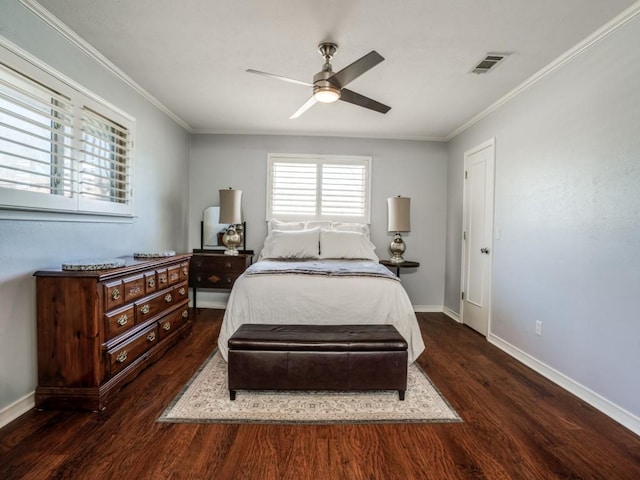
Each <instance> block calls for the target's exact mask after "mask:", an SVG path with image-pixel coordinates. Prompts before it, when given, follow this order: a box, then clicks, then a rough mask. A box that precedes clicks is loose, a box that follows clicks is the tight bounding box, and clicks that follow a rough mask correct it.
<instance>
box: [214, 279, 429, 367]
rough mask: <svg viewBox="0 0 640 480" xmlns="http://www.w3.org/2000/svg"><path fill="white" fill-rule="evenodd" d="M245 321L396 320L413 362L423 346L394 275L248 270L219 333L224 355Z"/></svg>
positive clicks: (238, 282)
mask: <svg viewBox="0 0 640 480" xmlns="http://www.w3.org/2000/svg"><path fill="white" fill-rule="evenodd" d="M243 323H269V324H313V325H329V324H352V325H354V324H391V325H393V326H395V327H396V329H397V330H398V332H400V334H401V335H402V336H403V337H404V338H405V339H406V340H407V343H408V346H409V350H408V357H409V358H408V359H409V363H412V362H413V361H414V360H415V359H416V358H418V356H419V355H420V354H421V353H422V351H423V350H424V343H423V341H422V336H421V334H420V328H419V327H418V322H417V319H416V315H415V313H414V311H413V307H412V305H411V301H410V300H409V297H408V295H407V292H406V291H405V289H404V287H403V286H402V284H401V283H400V282H398V281H396V280H394V279H386V278H377V277H364V276H357V277H349V276H336V277H334V276H326V275H302V274H283V273H280V274H275V275H266V274H261V275H246V274H243V275H241V276H240V277H239V278H238V279H237V280H236V282H235V284H234V286H233V290H232V291H231V295H230V296H229V301H228V303H227V309H226V312H225V315H224V320H223V322H222V327H221V329H220V336H219V338H218V348H219V350H220V353H221V355H222V357H223V358H224V359H225V360H226V359H227V351H228V346H227V342H228V340H229V337H231V335H233V333H234V332H235V331H236V330H237V329H238V327H240V325H242V324H243Z"/></svg>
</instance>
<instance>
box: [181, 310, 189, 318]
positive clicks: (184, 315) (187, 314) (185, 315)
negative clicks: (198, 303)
mask: <svg viewBox="0 0 640 480" xmlns="http://www.w3.org/2000/svg"><path fill="white" fill-rule="evenodd" d="M188 316H189V310H185V311H184V312H182V318H187V317H188Z"/></svg>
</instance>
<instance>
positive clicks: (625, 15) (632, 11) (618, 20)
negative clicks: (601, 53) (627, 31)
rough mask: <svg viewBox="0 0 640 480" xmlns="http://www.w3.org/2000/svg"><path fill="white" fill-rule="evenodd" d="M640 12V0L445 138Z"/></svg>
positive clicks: (503, 102)
mask: <svg viewBox="0 0 640 480" xmlns="http://www.w3.org/2000/svg"><path fill="white" fill-rule="evenodd" d="M639 14H640V1H638V2H636V3H634V4H633V5H631V6H630V7H629V8H627V9H626V10H624V11H623V12H622V13H620V14H619V15H618V16H616V17H614V18H613V19H612V20H611V21H609V22H607V23H605V24H604V25H603V26H602V27H600V28H599V29H598V30H596V31H595V32H593V33H592V34H591V35H589V36H588V37H587V38H585V39H584V40H582V41H581V42H580V43H578V44H577V45H575V46H574V47H573V48H570V49H569V50H567V51H566V52H565V53H563V54H562V55H560V56H559V57H558V58H556V59H555V60H554V61H552V62H551V63H550V64H548V65H547V66H546V67H543V68H542V69H541V70H539V71H538V72H537V73H535V74H533V75H532V76H531V77H529V78H528V79H527V80H525V81H524V82H523V83H521V84H520V85H518V86H517V87H516V88H514V89H513V90H511V91H510V92H509V93H507V94H506V95H505V96H503V97H502V98H500V99H499V100H497V101H496V102H494V103H492V104H491V105H489V106H488V107H487V108H486V109H485V110H483V111H482V112H480V113H479V114H478V115H476V116H475V117H473V118H472V119H471V120H469V121H468V122H466V123H464V124H462V125H461V126H459V127H458V128H456V129H455V130H454V131H453V132H451V133H450V134H449V135H447V136H446V137H445V139H444V140H445V141H447V142H448V141H449V140H451V139H453V138H455V137H456V136H458V135H460V134H461V133H462V132H464V131H465V130H466V129H468V128H470V127H471V126H472V125H475V124H476V123H478V122H479V121H480V120H482V119H483V118H484V117H486V116H487V115H489V114H490V113H492V112H493V111H495V110H497V109H498V108H500V107H501V106H502V105H504V104H505V103H507V102H509V101H510V100H513V99H514V98H515V97H517V96H518V95H520V94H521V93H522V92H524V91H525V90H527V89H528V88H530V87H532V86H533V85H535V84H536V83H538V82H539V81H541V80H543V79H544V78H546V77H547V76H548V75H550V74H552V73H553V72H555V71H556V70H558V69H559V68H562V67H564V66H565V65H566V64H567V63H569V62H571V61H572V60H573V59H574V58H576V57H577V56H579V55H581V54H582V53H584V52H586V51H587V50H588V49H589V48H591V47H592V46H594V45H595V44H597V43H598V42H600V41H601V40H603V39H604V38H606V37H607V36H609V35H610V34H611V33H613V32H615V31H616V30H617V29H618V28H620V27H622V26H623V25H625V24H626V23H628V22H630V21H631V20H633V19H634V18H635V17H636V16H638V15H639Z"/></svg>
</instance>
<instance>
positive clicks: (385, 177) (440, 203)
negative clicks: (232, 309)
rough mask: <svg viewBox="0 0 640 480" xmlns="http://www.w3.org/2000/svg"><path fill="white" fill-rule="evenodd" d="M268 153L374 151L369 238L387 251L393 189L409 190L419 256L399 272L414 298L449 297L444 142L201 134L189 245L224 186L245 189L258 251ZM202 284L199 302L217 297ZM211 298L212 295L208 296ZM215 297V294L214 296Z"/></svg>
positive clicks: (195, 242)
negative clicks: (414, 266)
mask: <svg viewBox="0 0 640 480" xmlns="http://www.w3.org/2000/svg"><path fill="white" fill-rule="evenodd" d="M268 153H317V154H345V155H371V156H372V157H373V163H372V181H371V189H372V197H371V205H372V208H371V239H372V241H373V242H374V244H375V245H376V253H377V254H378V256H379V257H380V258H389V252H388V244H389V243H390V242H391V239H392V236H391V234H389V233H387V231H386V229H387V200H386V199H387V197H392V196H396V195H403V196H408V197H411V233H409V234H407V235H406V236H405V242H406V244H407V251H406V253H405V258H407V259H410V260H416V261H419V262H420V264H421V266H420V268H418V269H417V270H415V271H411V272H409V271H406V272H405V273H403V274H402V275H401V279H402V281H403V284H404V286H405V288H406V290H407V292H408V294H409V297H410V298H411V301H412V303H413V304H414V305H417V306H418V308H423V309H430V308H437V309H440V308H441V307H442V303H443V300H444V286H443V282H442V278H443V276H444V257H443V252H444V249H445V222H446V219H445V213H446V181H447V180H446V179H447V157H446V146H445V145H444V144H443V143H435V142H415V141H395V140H376V139H359V138H337V137H299V136H267V135H264V136H263V135H195V136H194V137H193V140H192V143H191V165H190V168H189V175H190V185H191V188H190V201H189V205H190V210H189V245H190V246H191V247H196V248H197V247H199V245H200V220H202V210H203V209H204V208H206V207H207V206H210V205H219V198H218V190H219V189H221V188H228V187H233V188H236V189H240V190H242V191H243V197H242V209H243V212H244V217H245V220H246V222H247V248H251V249H254V250H255V251H256V254H257V253H258V252H259V250H261V248H262V243H263V241H264V238H265V237H266V235H267V224H266V221H265V218H266V211H265V205H266V187H267V154H268ZM215 298H216V297H215V294H211V293H207V292H205V291H202V292H198V305H199V306H200V305H202V306H205V305H207V302H208V301H213V302H216V301H219V300H215ZM208 299H209V300H208ZM211 299H214V300H211Z"/></svg>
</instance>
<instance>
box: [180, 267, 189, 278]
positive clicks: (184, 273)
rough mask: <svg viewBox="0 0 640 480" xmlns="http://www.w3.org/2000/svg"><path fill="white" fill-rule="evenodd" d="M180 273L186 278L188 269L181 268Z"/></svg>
mask: <svg viewBox="0 0 640 480" xmlns="http://www.w3.org/2000/svg"><path fill="white" fill-rule="evenodd" d="M182 273H183V275H184V276H185V277H186V276H187V275H188V274H189V269H188V268H187V267H182Z"/></svg>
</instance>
